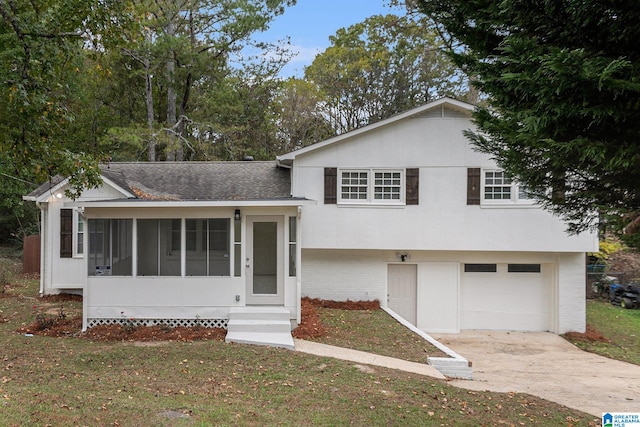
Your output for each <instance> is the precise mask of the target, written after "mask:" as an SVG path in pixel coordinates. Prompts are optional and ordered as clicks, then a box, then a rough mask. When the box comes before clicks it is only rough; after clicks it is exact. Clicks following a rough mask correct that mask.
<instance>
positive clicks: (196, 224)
mask: <svg viewBox="0 0 640 427" xmlns="http://www.w3.org/2000/svg"><path fill="white" fill-rule="evenodd" d="M229 227H230V221H229V219H228V218H218V219H187V220H186V221H185V229H186V251H187V252H186V275H187V276H229V272H230V256H229V248H230V246H229V243H230V239H229V235H230V229H229Z"/></svg>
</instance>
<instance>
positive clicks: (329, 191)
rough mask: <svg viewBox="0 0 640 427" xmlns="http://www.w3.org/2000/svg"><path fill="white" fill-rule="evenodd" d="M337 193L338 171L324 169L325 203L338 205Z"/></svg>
mask: <svg viewBox="0 0 640 427" xmlns="http://www.w3.org/2000/svg"><path fill="white" fill-rule="evenodd" d="M337 191H338V169H337V168H324V203H325V204H326V205H335V204H336V202H337V198H336V192H337Z"/></svg>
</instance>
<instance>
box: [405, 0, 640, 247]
mask: <svg viewBox="0 0 640 427" xmlns="http://www.w3.org/2000/svg"><path fill="white" fill-rule="evenodd" d="M410 6H415V7H418V8H419V10H420V11H422V12H423V13H425V14H426V15H427V16H429V17H430V18H431V19H432V20H433V22H435V23H436V24H437V25H438V26H439V29H440V33H441V35H442V36H443V37H444V39H445V40H446V42H447V44H448V46H449V53H450V56H451V58H452V59H453V61H454V62H455V63H456V64H457V65H458V66H460V67H461V68H462V69H464V70H465V71H466V72H467V73H468V74H469V76H470V77H471V78H472V80H473V81H474V82H475V84H476V85H477V87H478V89H479V90H480V91H482V92H484V93H485V94H487V95H488V97H489V103H488V105H486V106H484V107H481V108H478V109H477V111H476V112H475V115H474V118H475V122H476V124H477V125H478V132H477V133H469V134H468V136H469V137H470V138H471V140H472V141H473V143H474V144H475V145H476V146H477V148H478V150H480V151H482V152H485V153H488V154H490V155H491V156H492V157H494V158H495V159H496V160H497V162H498V163H499V165H500V166H501V167H503V168H504V169H505V171H506V172H508V173H509V174H510V175H512V176H513V177H515V178H516V179H517V180H519V181H520V182H521V183H523V184H524V185H526V186H527V188H528V189H529V191H531V192H533V193H534V194H535V196H536V197H537V198H538V199H539V200H540V201H541V203H542V204H543V205H544V206H546V207H547V208H548V209H550V210H552V211H553V212H555V213H556V214H558V215H560V216H562V217H563V218H564V219H565V220H566V221H567V223H568V225H569V231H573V232H578V231H581V230H585V229H587V228H589V227H592V226H594V224H596V223H597V219H598V212H599V213H600V215H601V217H602V218H605V223H607V224H609V225H612V224H613V225H615V226H616V227H617V229H618V231H625V232H626V233H625V234H624V235H625V236H626V238H627V239H628V240H629V241H630V242H632V243H634V242H635V244H636V245H638V244H640V239H639V238H638V237H637V236H638V233H637V231H638V230H639V229H640V217H639V212H640V143H639V140H640V44H638V40H640V4H638V3H637V2H633V1H618V0H605V1H603V0H539V1H535V2H530V1H525V0H513V1H508V2H506V1H495V0H413V1H411V2H410Z"/></svg>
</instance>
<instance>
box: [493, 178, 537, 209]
mask: <svg viewBox="0 0 640 427" xmlns="http://www.w3.org/2000/svg"><path fill="white" fill-rule="evenodd" d="M482 183H483V193H482V194H483V198H482V199H483V203H486V204H491V203H531V202H533V199H532V197H531V195H530V193H529V192H528V191H527V189H526V187H524V186H521V185H519V184H518V183H517V182H516V181H514V180H513V179H511V177H510V176H508V175H507V174H506V173H505V172H504V171H501V170H485V171H484V176H483V182H482Z"/></svg>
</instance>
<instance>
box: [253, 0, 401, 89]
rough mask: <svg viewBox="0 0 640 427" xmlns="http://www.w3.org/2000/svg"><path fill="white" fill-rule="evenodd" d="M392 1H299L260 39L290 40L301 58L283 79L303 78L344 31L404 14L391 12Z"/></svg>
mask: <svg viewBox="0 0 640 427" xmlns="http://www.w3.org/2000/svg"><path fill="white" fill-rule="evenodd" d="M387 3H388V0H297V4H296V5H295V6H293V7H289V8H287V9H286V10H285V12H284V14H283V15H281V16H279V17H277V18H276V19H275V21H273V22H272V24H271V28H270V29H269V30H268V31H266V32H264V33H262V34H260V35H258V36H257V38H258V39H259V40H261V41H270V42H275V41H276V40H279V39H284V38H285V37H287V36H289V37H290V39H291V47H292V50H293V51H294V52H297V53H298V54H297V56H296V57H295V58H294V59H292V60H291V62H290V63H289V64H288V65H287V66H286V67H285V69H284V70H283V72H282V73H281V74H282V76H283V77H289V76H295V77H302V76H303V74H304V67H305V66H307V65H309V64H311V62H312V61H313V58H314V57H315V56H316V55H317V54H318V53H319V52H322V51H323V50H325V49H326V48H327V47H329V36H331V35H334V34H335V33H336V31H337V30H338V29H340V28H344V27H349V26H350V25H353V24H356V23H358V22H362V21H364V20H365V19H366V18H368V17H370V16H372V15H378V14H387V13H393V12H395V13H401V12H402V11H401V10H399V9H391V8H390V7H389V6H388V5H387Z"/></svg>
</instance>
